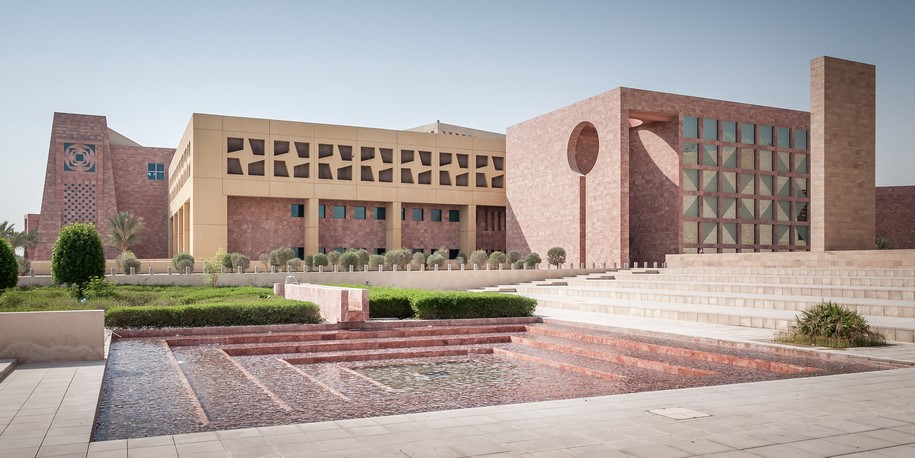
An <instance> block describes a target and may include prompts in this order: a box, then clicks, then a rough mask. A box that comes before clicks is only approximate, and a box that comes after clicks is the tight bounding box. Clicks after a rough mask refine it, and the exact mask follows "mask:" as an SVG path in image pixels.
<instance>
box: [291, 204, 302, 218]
mask: <svg viewBox="0 0 915 458" xmlns="http://www.w3.org/2000/svg"><path fill="white" fill-rule="evenodd" d="M292 217H293V218H304V217H305V206H304V205H302V204H292Z"/></svg>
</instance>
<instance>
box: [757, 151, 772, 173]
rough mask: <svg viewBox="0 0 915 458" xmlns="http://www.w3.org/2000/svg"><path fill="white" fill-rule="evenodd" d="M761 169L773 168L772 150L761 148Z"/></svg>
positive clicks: (768, 169)
mask: <svg viewBox="0 0 915 458" xmlns="http://www.w3.org/2000/svg"><path fill="white" fill-rule="evenodd" d="M759 170H766V171H771V170H772V151H768V150H759Z"/></svg>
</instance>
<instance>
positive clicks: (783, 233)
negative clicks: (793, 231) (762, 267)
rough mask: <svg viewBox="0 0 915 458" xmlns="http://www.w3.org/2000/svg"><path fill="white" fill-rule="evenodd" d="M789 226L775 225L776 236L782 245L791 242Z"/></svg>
mask: <svg viewBox="0 0 915 458" xmlns="http://www.w3.org/2000/svg"><path fill="white" fill-rule="evenodd" d="M788 229H790V227H789V226H776V227H775V236H776V240H777V241H778V244H779V245H781V246H786V245H790V244H791V239H790V238H789V235H788Z"/></svg>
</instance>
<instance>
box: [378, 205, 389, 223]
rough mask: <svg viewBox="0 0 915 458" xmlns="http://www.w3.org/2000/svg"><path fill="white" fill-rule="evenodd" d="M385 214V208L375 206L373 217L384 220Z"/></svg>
mask: <svg viewBox="0 0 915 458" xmlns="http://www.w3.org/2000/svg"><path fill="white" fill-rule="evenodd" d="M387 216H388V215H387V210H386V209H385V208H384V207H375V219H377V220H384V219H385V218H387Z"/></svg>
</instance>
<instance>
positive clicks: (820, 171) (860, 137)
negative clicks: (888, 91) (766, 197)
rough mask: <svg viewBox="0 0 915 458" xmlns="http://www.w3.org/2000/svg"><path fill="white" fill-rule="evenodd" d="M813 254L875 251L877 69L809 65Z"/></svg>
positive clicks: (833, 62) (834, 62)
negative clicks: (815, 252) (816, 252)
mask: <svg viewBox="0 0 915 458" xmlns="http://www.w3.org/2000/svg"><path fill="white" fill-rule="evenodd" d="M810 128H811V129H810V130H811V145H810V163H811V171H810V179H811V183H810V188H811V198H810V209H811V219H810V226H811V239H812V240H811V249H812V251H831V250H867V249H874V218H875V216H874V215H875V211H874V206H875V204H876V196H875V182H876V178H875V163H876V159H875V150H876V146H875V143H876V67H874V66H873V65H870V64H864V63H860V62H852V61H847V60H842V59H836V58H834V57H825V56H824V57H818V58H816V59H813V60H812V61H811V62H810Z"/></svg>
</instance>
